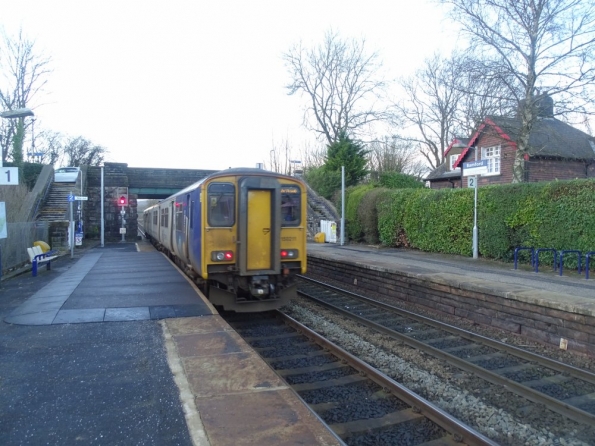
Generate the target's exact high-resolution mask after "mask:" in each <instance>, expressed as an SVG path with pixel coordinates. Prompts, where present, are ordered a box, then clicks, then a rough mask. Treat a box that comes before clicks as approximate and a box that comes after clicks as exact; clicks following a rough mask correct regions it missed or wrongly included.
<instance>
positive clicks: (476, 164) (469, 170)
mask: <svg viewBox="0 0 595 446" xmlns="http://www.w3.org/2000/svg"><path fill="white" fill-rule="evenodd" d="M486 173H488V160H479V161H472V162H470V163H463V174H464V175H466V176H467V186H468V187H472V188H474V189H475V201H474V204H473V258H474V259H477V258H478V257H479V248H478V234H477V189H478V186H479V184H478V182H477V175H485V174H486Z"/></svg>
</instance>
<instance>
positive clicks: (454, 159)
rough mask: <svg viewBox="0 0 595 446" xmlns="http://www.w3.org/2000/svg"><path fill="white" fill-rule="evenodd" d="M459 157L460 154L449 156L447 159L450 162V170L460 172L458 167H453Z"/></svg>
mask: <svg viewBox="0 0 595 446" xmlns="http://www.w3.org/2000/svg"><path fill="white" fill-rule="evenodd" d="M459 156H460V154H458V155H450V156H449V158H448V159H449V161H450V170H454V171H455V172H456V171H459V170H461V168H460V167H457V168H456V169H455V168H454V167H453V166H454V165H455V163H456V162H457V160H458V159H459Z"/></svg>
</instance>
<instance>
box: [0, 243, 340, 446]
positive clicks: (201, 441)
mask: <svg viewBox="0 0 595 446" xmlns="http://www.w3.org/2000/svg"><path fill="white" fill-rule="evenodd" d="M69 257H70V256H68V255H65V256H62V257H61V258H59V259H57V260H56V261H54V262H52V269H51V270H50V271H46V270H45V269H43V270H42V271H40V272H39V274H38V276H37V277H31V274H30V271H28V272H25V273H24V274H20V275H19V276H17V277H13V278H11V279H9V280H6V281H2V282H1V283H0V288H2V297H3V299H2V300H0V316H1V317H2V318H3V319H4V322H5V323H3V324H1V326H0V339H1V341H0V351H2V361H1V362H0V377H2V391H3V401H4V404H2V405H0V420H10V422H8V421H7V423H5V424H6V426H5V428H4V429H0V444H7V445H9V444H21V442H22V441H24V440H23V439H24V438H26V442H27V444H46V442H47V441H48V438H51V441H52V442H53V443H54V444H72V443H76V442H81V441H82V442H84V443H92V442H97V441H99V442H100V443H102V444H180V445H188V446H190V445H193V446H209V445H211V446H225V445H230V446H231V445H234V446H237V445H253V444H259V445H263V446H268V445H270V446H273V445H275V446H276V445H295V444H308V445H310V444H318V445H329V446H330V445H340V444H342V443H341V441H340V440H338V439H337V437H336V436H335V435H334V434H333V433H332V432H331V431H329V430H328V428H327V427H326V426H325V425H324V424H323V423H322V422H321V421H320V420H319V419H318V418H317V416H316V415H314V414H313V413H312V412H311V411H310V409H309V408H308V407H307V405H306V404H305V403H304V402H303V401H302V400H301V399H300V398H299V397H298V396H297V395H296V394H295V393H294V392H293V390H291V388H290V387H289V386H287V385H286V384H285V383H284V382H283V381H282V380H281V379H280V378H279V377H278V376H277V375H276V374H275V373H274V372H273V370H272V369H271V368H270V367H269V366H268V365H267V364H266V362H265V361H264V360H262V359H261V358H260V357H259V356H258V355H257V354H256V353H255V352H254V351H253V350H252V348H251V347H250V346H249V345H248V344H247V343H246V342H245V341H243V340H242V339H241V338H240V337H239V335H237V334H236V333H235V332H234V331H233V330H232V329H231V328H230V327H229V326H228V325H227V324H226V323H225V321H224V320H223V319H222V318H221V317H220V316H219V315H218V313H217V310H216V309H215V308H214V307H213V306H212V305H211V304H210V302H208V300H206V298H205V297H204V295H202V293H201V292H200V290H198V288H197V287H196V286H195V285H194V284H193V283H192V282H191V281H190V280H188V279H187V278H186V276H184V275H182V274H181V273H180V272H179V271H178V270H177V269H176V268H175V267H174V266H173V264H172V263H171V262H170V261H169V260H168V259H167V257H166V256H164V255H163V254H162V253H160V252H158V251H156V250H155V249H154V248H153V247H152V246H151V245H150V244H148V243H146V242H138V243H122V244H119V243H115V244H107V245H106V246H105V247H101V248H100V247H97V248H92V249H88V250H85V251H79V252H77V253H76V256H75V258H69ZM15 307H16V308H15ZM186 428H187V431H186ZM98 439H101V440H98Z"/></svg>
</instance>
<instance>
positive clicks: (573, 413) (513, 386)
mask: <svg viewBox="0 0 595 446" xmlns="http://www.w3.org/2000/svg"><path fill="white" fill-rule="evenodd" d="M300 277H301V278H302V279H303V278H304V277H302V276H300ZM307 280H309V281H311V282H316V284H317V285H319V286H323V287H327V288H332V289H334V290H335V291H338V292H341V293H344V294H348V295H351V297H354V298H358V299H363V300H365V301H366V302H367V303H369V304H371V305H375V306H378V307H380V308H382V309H386V310H390V311H393V312H395V313H397V314H401V315H403V314H410V315H412V316H413V314H412V313H410V312H408V311H406V310H402V309H399V308H395V307H392V306H390V305H387V304H383V303H381V302H376V301H373V300H372V299H369V298H366V297H364V296H359V295H357V294H355V293H351V292H349V291H346V290H341V289H340V288H337V287H334V286H332V285H327V284H325V283H323V282H317V281H314V280H312V279H307ZM298 294H300V295H302V296H304V297H306V298H308V299H310V300H312V301H314V302H316V303H318V304H320V305H322V306H324V307H326V308H329V309H331V310H333V311H335V312H337V313H339V314H342V315H344V316H346V317H348V318H349V319H352V320H355V321H357V322H359V323H361V324H363V325H365V326H366V327H368V328H371V329H373V330H376V331H378V332H380V333H382V334H385V335H387V336H389V337H392V338H393V339H396V340H398V341H400V342H402V343H404V344H406V345H408V346H410V347H413V348H415V349H418V350H420V351H423V352H426V353H428V354H431V355H432V356H434V357H436V358H439V359H442V360H444V361H447V362H449V363H451V364H452V365H455V366H456V367H458V368H460V369H462V370H465V371H467V372H469V373H472V374H474V375H477V376H480V377H481V378H483V379H485V380H486V381H489V382H491V383H492V384H497V385H500V386H503V387H505V388H508V389H510V390H512V391H514V392H515V393H517V394H518V395H521V396H523V397H524V398H527V399H528V400H530V401H533V402H535V403H540V404H543V405H545V406H546V407H547V408H549V409H551V410H553V411H555V412H557V413H559V414H561V415H563V416H565V417H568V418H570V419H572V420H575V421H579V422H582V423H586V424H590V425H595V415H594V414H592V413H589V412H586V411H584V410H582V409H579V408H578V407H575V406H571V405H570V404H567V403H564V402H563V401H560V400H558V399H556V398H553V397H550V396H548V395H546V394H543V393H541V392H537V391H535V390H533V389H531V388H530V387H527V386H524V385H522V384H519V383H518V382H516V381H513V380H511V379H508V378H505V377H503V376H500V375H498V374H496V373H494V372H491V371H489V370H487V369H484V368H483V367H480V366H477V365H475V364H473V363H470V362H467V361H465V360H464V359H461V358H459V357H457V356H454V355H452V354H450V353H447V352H444V351H442V350H440V349H438V348H436V347H432V346H431V345H428V344H426V343H424V342H422V341H418V340H416V339H413V338H411V337H409V336H407V335H404V334H401V333H399V332H397V331H394V330H391V329H389V328H386V327H384V326H382V325H379V324H377V323H375V322H372V321H370V320H368V319H366V318H364V317H361V316H358V315H356V314H354V313H352V312H349V311H347V310H344V309H342V308H339V307H336V306H334V305H332V304H330V303H327V302H325V301H323V300H320V299H318V298H316V297H313V296H310V295H308V294H307V293H304V292H303V291H300V290H299V289H298ZM414 318H415V319H417V318H420V319H419V320H420V321H421V320H422V319H424V320H427V321H428V323H429V324H430V325H432V326H433V327H435V328H440V329H444V328H443V325H442V323H441V322H439V321H433V320H432V319H429V318H426V317H424V316H420V315H415V317H414ZM424 322H425V321H424ZM444 326H445V327H448V330H446V329H445V331H450V330H455V331H459V330H460V331H461V332H462V333H466V334H470V335H473V336H472V337H471V339H478V342H483V340H484V339H485V340H487V341H490V342H489V345H491V346H495V347H496V348H500V347H499V344H498V342H497V341H494V340H490V339H488V338H485V337H483V336H480V335H476V334H474V333H471V332H467V331H465V330H462V329H458V328H456V327H453V326H451V325H448V324H444ZM455 334H456V333H455ZM502 345H503V346H505V347H510V346H508V345H507V344H502ZM506 350H507V349H506ZM514 350H519V351H520V352H522V353H523V354H528V353H529V352H526V351H524V350H521V349H517V348H516V347H515V348H514ZM511 351H512V350H511ZM531 355H532V356H533V357H536V358H543V359H546V360H547V361H548V362H550V361H551V362H552V363H556V364H557V365H558V367H560V366H563V367H565V366H566V365H565V364H563V363H558V362H557V361H553V360H551V359H549V358H544V357H541V356H539V355H535V354H531ZM521 357H522V359H526V358H525V357H524V356H523V355H521ZM569 367H570V366H569ZM572 369H575V370H580V369H576V368H574V367H572ZM556 370H558V371H560V369H559V368H556ZM567 373H568V372H567ZM585 373H588V372H586V371H585Z"/></svg>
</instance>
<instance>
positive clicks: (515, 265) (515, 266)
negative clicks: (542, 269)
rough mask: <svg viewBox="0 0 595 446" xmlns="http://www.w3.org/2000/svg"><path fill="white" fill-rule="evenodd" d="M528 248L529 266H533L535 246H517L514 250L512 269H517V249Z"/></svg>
mask: <svg viewBox="0 0 595 446" xmlns="http://www.w3.org/2000/svg"><path fill="white" fill-rule="evenodd" d="M523 250H528V251H531V266H533V264H534V262H535V248H533V247H532V246H531V247H530V246H519V247H518V248H515V250H514V269H517V260H518V253H519V251H523Z"/></svg>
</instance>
